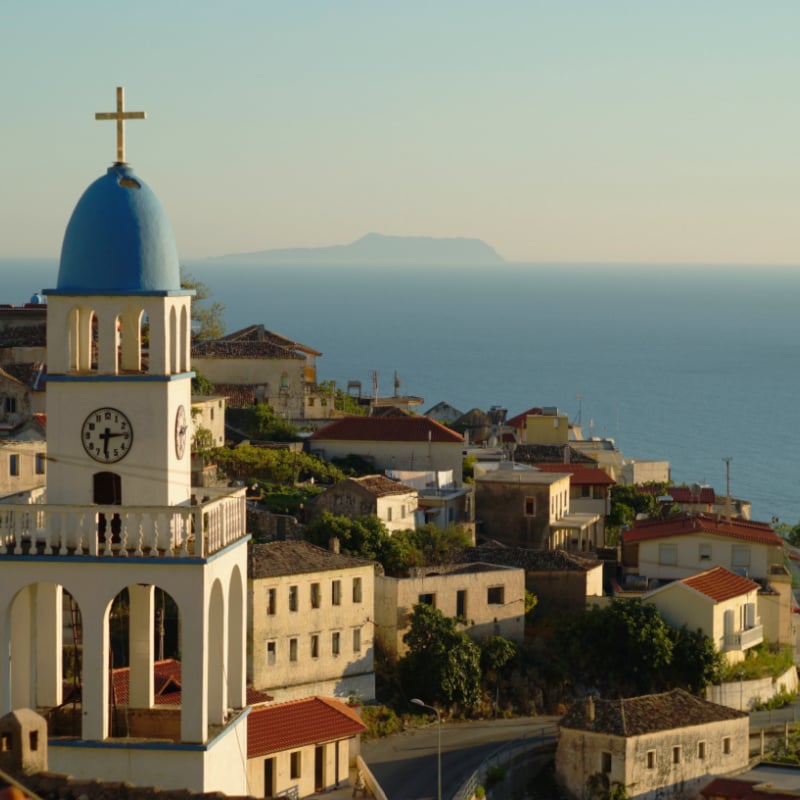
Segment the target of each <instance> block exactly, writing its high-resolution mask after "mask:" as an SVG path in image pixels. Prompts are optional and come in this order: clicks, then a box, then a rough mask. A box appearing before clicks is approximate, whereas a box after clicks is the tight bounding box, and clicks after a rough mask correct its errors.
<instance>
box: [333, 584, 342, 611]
mask: <svg viewBox="0 0 800 800" xmlns="http://www.w3.org/2000/svg"><path fill="white" fill-rule="evenodd" d="M331 603H333V605H335V606H340V605H341V604H342V582H341V581H334V582H333V583H332V584H331Z"/></svg>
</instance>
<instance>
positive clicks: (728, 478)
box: [722, 456, 733, 522]
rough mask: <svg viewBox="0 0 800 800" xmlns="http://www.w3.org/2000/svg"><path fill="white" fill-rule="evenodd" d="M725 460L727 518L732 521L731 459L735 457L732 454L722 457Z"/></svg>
mask: <svg viewBox="0 0 800 800" xmlns="http://www.w3.org/2000/svg"><path fill="white" fill-rule="evenodd" d="M722 460H723V461H724V462H725V520H726V521H727V522H730V521H731V516H732V513H731V509H732V504H731V461H733V459H732V458H731V457H730V456H727V457H726V458H723V459H722Z"/></svg>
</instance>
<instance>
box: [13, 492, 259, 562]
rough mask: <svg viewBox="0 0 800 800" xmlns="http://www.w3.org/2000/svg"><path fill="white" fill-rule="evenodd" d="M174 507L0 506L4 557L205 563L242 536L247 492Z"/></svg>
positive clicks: (219, 495)
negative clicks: (207, 558)
mask: <svg viewBox="0 0 800 800" xmlns="http://www.w3.org/2000/svg"><path fill="white" fill-rule="evenodd" d="M206 491H209V494H208V495H206V496H205V497H204V498H203V500H202V502H199V503H197V504H186V505H176V506H105V505H90V506H71V505H47V504H39V503H35V504H21V503H7V504H2V505H0V555H27V556H41V555H47V556H54V555H57V556H79V557H80V556H103V557H108V558H112V557H116V558H131V557H152V558H156V557H160V558H205V557H206V556H209V555H211V554H212V553H215V552H217V551H219V550H221V549H222V548H224V547H226V546H227V545H229V544H231V543H232V542H234V541H236V540H237V539H240V538H241V537H243V536H244V535H245V533H246V531H245V521H246V513H245V490H244V488H242V489H237V490H234V491H230V490H229V491H227V492H226V493H224V494H222V493H218V494H217V495H216V496H211V491H210V490H206Z"/></svg>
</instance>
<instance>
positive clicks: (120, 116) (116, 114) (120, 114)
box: [94, 86, 146, 164]
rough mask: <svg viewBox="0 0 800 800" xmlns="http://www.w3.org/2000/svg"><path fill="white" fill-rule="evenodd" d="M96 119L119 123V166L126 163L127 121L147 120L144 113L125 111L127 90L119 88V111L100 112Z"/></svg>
mask: <svg viewBox="0 0 800 800" xmlns="http://www.w3.org/2000/svg"><path fill="white" fill-rule="evenodd" d="M94 118H95V119H115V120H116V121H117V162H116V163H117V164H124V163H125V127H124V126H125V120H126V119H145V118H146V115H145V112H144V111H125V90H124V89H123V88H122V86H117V110H116V111H99V112H98V113H96V114H95V115H94Z"/></svg>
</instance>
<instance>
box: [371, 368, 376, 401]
mask: <svg viewBox="0 0 800 800" xmlns="http://www.w3.org/2000/svg"><path fill="white" fill-rule="evenodd" d="M369 376H370V378H372V398H373V400H377V399H378V370H376V369H371V370H370V371H369Z"/></svg>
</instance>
